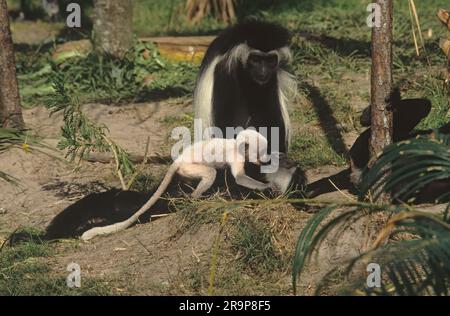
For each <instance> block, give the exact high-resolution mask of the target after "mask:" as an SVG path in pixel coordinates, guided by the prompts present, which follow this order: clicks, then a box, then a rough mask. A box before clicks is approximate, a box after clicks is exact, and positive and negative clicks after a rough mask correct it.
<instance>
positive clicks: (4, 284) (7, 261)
mask: <svg viewBox="0 0 450 316" xmlns="http://www.w3.org/2000/svg"><path fill="white" fill-rule="evenodd" d="M21 233H22V234H26V235H28V238H27V241H25V242H21V243H19V244H17V245H15V246H13V247H10V246H6V245H3V246H2V248H1V249H0V295H1V296H6V295H8V296H11V295H13V296H41V295H44V296H45V295H74V296H78V295H80V296H85V295H108V294H112V292H111V291H110V290H109V289H108V287H107V286H106V284H105V283H104V282H102V281H99V280H95V279H91V278H87V277H83V279H82V286H81V288H73V289H71V288H69V287H68V286H67V284H66V276H67V274H66V275H64V274H65V273H66V271H63V273H62V275H61V274H59V275H58V274H56V273H55V272H54V271H52V269H51V268H50V267H49V265H48V264H47V262H46V260H48V257H50V256H52V255H54V254H55V249H54V248H53V247H52V246H51V245H50V244H48V243H45V242H42V240H41V239H40V235H41V232H40V231H37V230H35V229H22V230H21Z"/></svg>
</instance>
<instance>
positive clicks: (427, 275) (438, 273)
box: [344, 211, 450, 295]
mask: <svg viewBox="0 0 450 316" xmlns="http://www.w3.org/2000/svg"><path fill="white" fill-rule="evenodd" d="M405 236H413V237H405ZM387 237H390V238H391V239H393V240H399V241H394V242H391V243H388V244H386V245H384V246H381V247H377V248H375V249H372V250H370V251H367V252H365V253H364V254H362V255H361V256H358V257H357V258H355V259H353V260H351V261H350V263H349V264H348V266H347V269H346V272H345V274H346V275H349V274H350V273H351V272H352V270H354V268H355V266H357V264H358V263H366V264H367V263H368V262H376V263H378V264H379V265H380V267H381V272H382V276H383V278H382V279H383V280H382V282H381V287H380V288H373V289H369V288H368V287H367V286H366V284H364V282H365V281H366V280H358V281H357V282H355V283H353V284H352V286H351V287H347V288H346V289H345V290H344V293H346V294H352V293H355V292H356V291H355V289H360V290H361V291H362V292H364V293H365V294H367V295H373V294H375V295H393V294H395V295H420V294H429V295H448V294H449V289H450V248H449V247H450V225H449V224H448V223H446V222H445V221H443V220H441V219H439V218H438V217H437V216H434V215H430V214H427V213H424V212H420V211H406V212H401V213H398V214H397V215H396V216H394V217H393V218H392V219H391V220H390V221H389V223H388V225H387V226H386V228H385V229H384V230H383V231H382V232H381V234H380V236H379V239H380V240H381V239H383V238H387Z"/></svg>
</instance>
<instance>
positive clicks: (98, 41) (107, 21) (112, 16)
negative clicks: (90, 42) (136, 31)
mask: <svg viewBox="0 0 450 316" xmlns="http://www.w3.org/2000/svg"><path fill="white" fill-rule="evenodd" d="M94 4H95V7H94V46H95V49H96V51H97V52H99V53H101V54H106V55H111V56H114V57H116V58H123V57H124V55H125V53H126V52H127V51H128V50H129V49H131V48H132V47H133V41H134V37H133V24H132V18H133V7H132V4H131V0H95V2H94Z"/></svg>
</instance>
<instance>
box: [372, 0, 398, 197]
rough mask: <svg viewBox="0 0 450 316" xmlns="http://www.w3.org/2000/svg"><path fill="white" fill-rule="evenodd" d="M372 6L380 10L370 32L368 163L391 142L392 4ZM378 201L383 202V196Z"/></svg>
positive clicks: (388, 1) (388, 0)
mask: <svg viewBox="0 0 450 316" xmlns="http://www.w3.org/2000/svg"><path fill="white" fill-rule="evenodd" d="M375 3H376V4H378V5H379V6H380V9H381V25H380V27H376V26H374V27H373V28H372V77H371V117H372V121H371V136H370V145H369V147H370V156H371V163H373V162H374V161H375V158H376V157H377V155H378V154H379V153H381V152H382V151H383V149H384V148H385V147H386V146H387V145H390V144H391V143H392V139H393V113H392V109H391V108H390V107H389V96H390V94H391V91H392V20H393V17H392V11H393V0H376V1H375ZM382 199H383V200H385V201H386V200H387V196H384V197H382Z"/></svg>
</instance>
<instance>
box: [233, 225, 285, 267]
mask: <svg viewBox="0 0 450 316" xmlns="http://www.w3.org/2000/svg"><path fill="white" fill-rule="evenodd" d="M231 247H232V249H233V250H234V251H236V252H237V253H238V255H239V261H240V263H241V264H242V268H243V269H244V270H248V271H252V272H253V273H256V274H265V273H268V272H273V271H274V270H281V269H283V268H284V267H285V264H286V262H285V260H284V258H283V257H282V256H281V254H280V253H279V252H277V249H276V248H275V246H274V244H273V243H272V232H271V230H270V227H269V225H268V223H267V222H266V221H263V220H261V219H257V218H254V217H252V216H248V217H244V218H242V219H240V220H239V221H238V222H237V224H236V232H235V233H234V234H233V235H232V236H231Z"/></svg>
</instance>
